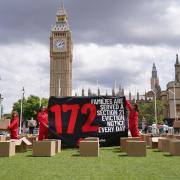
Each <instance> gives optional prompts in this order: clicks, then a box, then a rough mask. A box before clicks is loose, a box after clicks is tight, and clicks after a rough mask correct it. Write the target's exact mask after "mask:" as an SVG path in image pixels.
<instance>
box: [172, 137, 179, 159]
mask: <svg viewBox="0 0 180 180" xmlns="http://www.w3.org/2000/svg"><path fill="white" fill-rule="evenodd" d="M169 153H170V154H171V155H174V156H180V140H177V139H171V140H170V141H169Z"/></svg>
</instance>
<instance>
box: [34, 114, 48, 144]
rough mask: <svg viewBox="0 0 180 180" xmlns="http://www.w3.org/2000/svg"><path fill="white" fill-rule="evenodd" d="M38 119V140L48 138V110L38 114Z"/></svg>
mask: <svg viewBox="0 0 180 180" xmlns="http://www.w3.org/2000/svg"><path fill="white" fill-rule="evenodd" d="M37 120H38V121H39V122H40V125H39V136H38V140H39V141H41V140H43V139H47V138H48V113H47V111H44V112H39V113H38V114H37Z"/></svg>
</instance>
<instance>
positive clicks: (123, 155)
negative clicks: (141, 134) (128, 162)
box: [119, 153, 128, 157]
mask: <svg viewBox="0 0 180 180" xmlns="http://www.w3.org/2000/svg"><path fill="white" fill-rule="evenodd" d="M119 157H128V155H127V154H124V153H123V154H119Z"/></svg>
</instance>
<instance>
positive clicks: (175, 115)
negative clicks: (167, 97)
mask: <svg viewBox="0 0 180 180" xmlns="http://www.w3.org/2000/svg"><path fill="white" fill-rule="evenodd" d="M173 89H174V92H173V91H171V90H170V89H168V91H169V92H171V93H172V94H173V96H174V119H175V120H176V117H177V113H176V90H175V84H174V85H173Z"/></svg>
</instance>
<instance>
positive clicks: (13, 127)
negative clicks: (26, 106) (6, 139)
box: [8, 116, 19, 139]
mask: <svg viewBox="0 0 180 180" xmlns="http://www.w3.org/2000/svg"><path fill="white" fill-rule="evenodd" d="M18 126H19V117H18V116H14V117H13V118H12V120H11V123H10V125H9V126H8V129H10V133H11V139H18Z"/></svg>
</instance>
